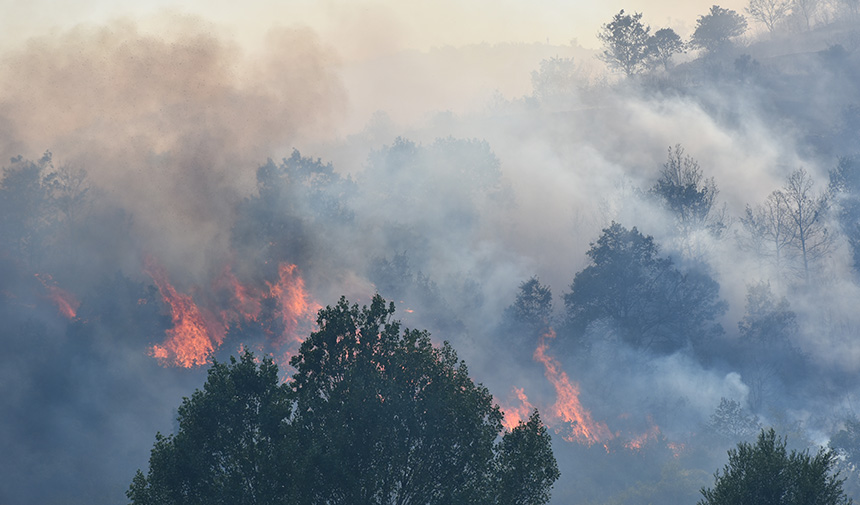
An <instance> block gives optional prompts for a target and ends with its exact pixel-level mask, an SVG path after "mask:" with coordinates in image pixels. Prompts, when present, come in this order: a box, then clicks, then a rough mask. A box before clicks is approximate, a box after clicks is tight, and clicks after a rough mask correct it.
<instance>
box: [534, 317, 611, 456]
mask: <svg viewBox="0 0 860 505" xmlns="http://www.w3.org/2000/svg"><path fill="white" fill-rule="evenodd" d="M552 338H555V331H554V330H552V329H550V330H549V331H548V332H547V333H546V334H544V335H543V336H542V337H541V339H540V343H539V344H538V347H537V349H535V353H534V359H535V360H537V361H539V362H541V363H542V364H543V366H544V375H546V378H547V379H548V380H549V381H550V383H552V385H553V387H554V388H555V392H556V402H555V405H553V407H552V414H553V415H554V416H555V417H556V418H557V419H559V420H561V421H562V422H563V423H564V424H565V425H566V429H565V430H564V431H566V433H565V434H563V435H562V438H563V439H565V440H567V441H568V442H574V441H575V442H579V443H583V444H587V445H592V444H594V443H595V442H601V443H604V442H607V441H608V440H610V439H611V438H612V432H610V431H609V428H608V427H607V426H606V425H605V424H603V423H599V422H595V421H594V420H593V419H592V418H591V413H590V412H589V411H587V410H585V408H583V406H582V404H581V403H580V402H579V386H578V385H577V384H575V383H571V382H570V379H569V378H568V376H567V373H566V372H565V371H564V370H562V369H561V363H559V362H558V360H556V359H555V358H554V357H552V356H550V355H549V354H547V349H548V348H549V344H547V342H546V341H547V339H552ZM561 431H562V430H561V429H556V432H557V433H560V432H561Z"/></svg>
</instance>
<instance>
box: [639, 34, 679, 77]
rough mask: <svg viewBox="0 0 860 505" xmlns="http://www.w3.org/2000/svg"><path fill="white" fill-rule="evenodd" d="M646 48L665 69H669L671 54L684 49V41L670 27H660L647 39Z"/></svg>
mask: <svg viewBox="0 0 860 505" xmlns="http://www.w3.org/2000/svg"><path fill="white" fill-rule="evenodd" d="M648 50H649V53H650V55H651V58H652V59H653V60H654V61H655V62H657V63H659V64H661V65H663V68H664V69H665V70H668V69H669V63H670V62H671V61H672V56H674V55H675V54H678V53H683V52H684V51H685V45H684V42H683V41H682V40H681V36H680V35H678V34H677V33H675V30H673V29H671V28H661V29H659V30H657V31H656V32H654V35H652V36H651V37H650V38H649V39H648Z"/></svg>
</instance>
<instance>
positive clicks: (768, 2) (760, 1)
mask: <svg viewBox="0 0 860 505" xmlns="http://www.w3.org/2000/svg"><path fill="white" fill-rule="evenodd" d="M744 10H745V11H746V12H747V14H749V15H750V16H752V18H753V19H755V20H756V21H758V22H760V23H762V24H764V25H765V26H766V27H767V30H768V31H769V32H770V33H773V31H774V29H775V28H776V26H777V25H778V24H779V23H780V22H781V21H783V20H784V19H785V18H786V17H788V14H789V12H791V0H750V4H749V7H747V8H746V9H744Z"/></svg>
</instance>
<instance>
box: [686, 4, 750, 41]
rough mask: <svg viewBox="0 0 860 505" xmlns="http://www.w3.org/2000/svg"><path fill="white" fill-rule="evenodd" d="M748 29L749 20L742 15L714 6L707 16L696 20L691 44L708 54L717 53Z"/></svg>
mask: <svg viewBox="0 0 860 505" xmlns="http://www.w3.org/2000/svg"><path fill="white" fill-rule="evenodd" d="M746 29H747V20H746V19H744V17H743V16H742V15H740V14H738V13H737V12H735V11H733V10H731V9H724V8H722V7H720V6H718V5H714V6H711V10H710V11H709V12H708V13H707V14H705V15H703V16H699V19H698V20H696V30H695V31H694V32H693V37H692V39H691V41H690V43H691V44H692V45H693V46H694V47H698V48H701V49H704V50H706V51H708V52H717V51H720V50H722V49H724V48H725V47H727V46H728V45H729V44H730V42H731V39H733V38H735V37H738V36H740V35H742V34H743V33H744V32H745V31H746Z"/></svg>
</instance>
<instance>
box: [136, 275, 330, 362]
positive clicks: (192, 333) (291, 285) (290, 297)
mask: <svg viewBox="0 0 860 505" xmlns="http://www.w3.org/2000/svg"><path fill="white" fill-rule="evenodd" d="M145 271H146V273H148V274H149V275H150V277H152V279H153V280H154V281H155V284H156V286H157V287H158V290H159V293H160V294H161V296H162V298H163V299H164V302H165V304H167V306H169V307H170V313H171V318H172V320H173V328H171V329H170V330H168V331H167V338H166V339H165V341H164V343H163V344H156V345H154V346H153V347H152V348H151V351H150V352H151V354H152V356H153V357H155V358H158V359H159V361H161V362H162V363H164V364H172V365H176V366H182V367H186V368H188V367H193V366H199V365H203V364H205V363H206V362H207V359H208V356H209V354H210V353H212V352H213V351H215V350H216V349H217V348H218V347H219V346H220V345H221V344H222V343H223V342H224V339H225V336H226V333H227V329H228V328H229V327H230V325H231V324H233V323H237V322H243V321H259V320H260V318H261V317H263V313H264V311H263V306H264V302H265V301H266V300H270V301H271V302H273V304H272V305H274V307H273V310H270V311H268V313H267V316H268V318H270V319H271V320H267V321H266V322H267V323H268V324H264V325H263V326H264V333H265V334H266V335H268V338H269V339H270V342H268V343H267V345H266V346H265V347H268V349H267V350H268V351H269V352H270V353H274V352H278V353H281V354H285V355H286V356H287V357H289V356H291V355H292V354H293V353H294V351H295V347H296V344H298V343H301V342H302V341H303V340H304V336H305V335H306V334H307V333H308V332H309V331H310V330H311V329H312V323H313V320H314V316H315V314H316V312H317V311H318V310H319V308H320V305H319V304H317V303H315V302H312V301H311V300H310V297H309V296H308V294H307V293H306V291H305V284H304V280H303V279H302V278H301V276H300V275H299V273H298V269H297V267H296V265H293V264H289V263H282V264H280V266H279V268H278V280H277V282H266V283H265V285H266V287H265V288H258V287H255V286H253V285H245V284H242V283H241V282H240V281H239V279H238V278H237V277H236V275H235V274H233V272H232V270H231V269H230V267H229V265H228V266H227V267H225V268H224V270H223V271H222V273H221V275H220V276H219V277H218V278H217V279H215V281H213V283H212V286H211V288H212V289H211V293H216V294H217V293H219V292H220V293H227V295H226V296H224V297H222V298H219V297H217V296H208V297H204V301H203V307H201V306H198V304H197V303H195V302H194V300H193V299H192V297H191V296H190V295H185V294H180V293H178V292H177V291H176V289H175V288H174V287H173V286H172V285H171V284H170V282H169V281H168V279H167V275H166V273H165V272H164V270H163V269H162V268H160V267H159V266H157V265H156V264H155V262H154V260H153V259H152V258H147V261H146V265H145ZM211 293H210V294H211ZM272 323H275V324H272ZM249 344H251V343H250V342H240V345H249ZM258 347H259V349H258V350H259V351H260V352H263V351H264V346H263V345H262V344H259V345H258ZM284 347H286V349H283V348H284ZM286 361H288V360H286ZM282 364H284V363H282Z"/></svg>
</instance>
